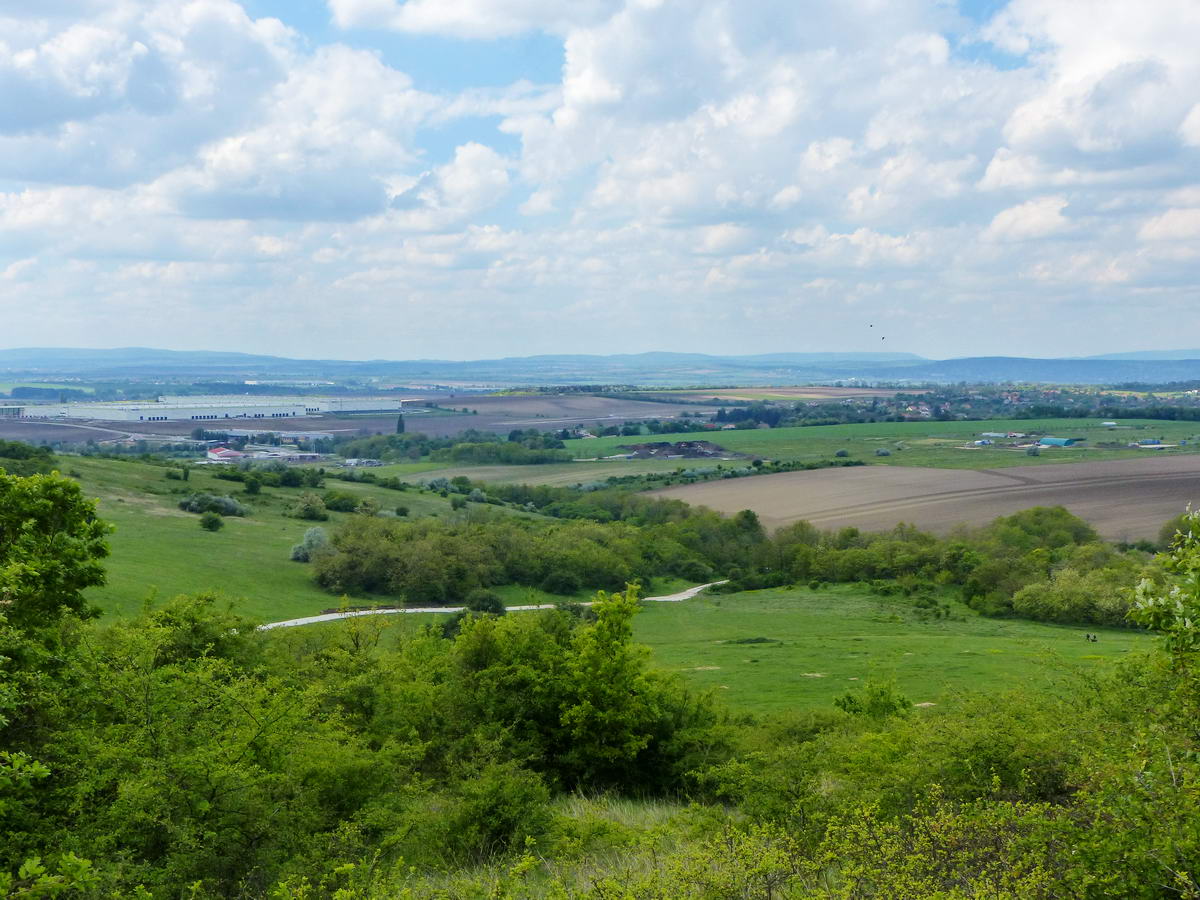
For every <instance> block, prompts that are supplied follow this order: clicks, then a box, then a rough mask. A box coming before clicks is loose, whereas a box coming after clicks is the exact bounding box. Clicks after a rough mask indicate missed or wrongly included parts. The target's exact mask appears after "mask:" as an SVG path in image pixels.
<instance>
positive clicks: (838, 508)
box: [655, 455, 1200, 541]
mask: <svg viewBox="0 0 1200 900" xmlns="http://www.w3.org/2000/svg"><path fill="white" fill-rule="evenodd" d="M655 493H657V494H658V495H660V496H665V497H674V498H676V499H679V500H684V501H686V502H688V503H692V504H696V505H700V506H708V507H711V508H713V509H716V510H720V511H721V512H726V513H734V512H737V511H738V510H742V509H752V510H754V511H755V512H756V513H758V515H759V518H760V519H761V520H762V521H763V524H764V525H766V526H767V527H768V528H777V527H780V526H782V525H787V524H790V523H792V522H795V521H798V520H800V519H807V520H808V521H810V522H812V523H813V524H814V525H816V526H818V527H820V528H842V527H845V526H855V527H857V528H861V529H863V530H869V531H877V530H883V529H887V528H891V527H893V526H894V525H896V524H897V523H899V522H910V523H912V524H915V525H917V526H918V527H920V528H924V529H927V530H930V531H934V532H938V533H943V534H944V533H946V532H948V531H949V530H950V529H952V528H953V527H954V526H955V525H959V524H966V525H984V524H986V523H988V522H990V521H992V520H993V519H995V518H996V517H998V516H1005V515H1011V514H1012V513H1014V512H1019V511H1020V510H1023V509H1028V508H1029V507H1031V506H1065V507H1066V508H1067V509H1069V510H1070V511H1071V512H1073V513H1075V514H1076V515H1078V516H1080V517H1082V518H1084V519H1086V520H1087V521H1088V522H1090V523H1091V524H1092V525H1093V526H1094V527H1095V528H1096V530H1097V531H1099V532H1100V533H1101V534H1102V535H1104V536H1105V537H1106V538H1109V539H1111V540H1130V541H1132V540H1138V539H1141V538H1154V537H1156V536H1157V534H1158V530H1159V528H1160V527H1161V526H1162V524H1163V522H1165V521H1166V520H1167V519H1169V518H1171V517H1172V516H1174V515H1176V514H1178V513H1180V512H1182V511H1183V510H1184V509H1185V508H1186V507H1187V505H1188V504H1189V503H1194V504H1200V455H1195V456H1191V455H1189V456H1172V457H1155V458H1150V459H1133V460H1113V461H1107V462H1095V463H1078V464H1075V465H1069V466H1039V467H1036V468H1035V467H1027V468H1020V469H1005V470H996V469H992V470H984V471H971V470H962V469H917V468H903V467H900V466H865V467H862V468H848V469H819V470H816V471H812V472H787V473H783V474H780V475H761V476H757V477H753V478H738V479H730V480H727V481H710V482H705V483H702V484H695V485H687V486H681V487H674V488H667V489H665V490H662V491H657V492H655Z"/></svg>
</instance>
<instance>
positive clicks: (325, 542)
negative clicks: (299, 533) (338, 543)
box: [291, 527, 329, 562]
mask: <svg viewBox="0 0 1200 900" xmlns="http://www.w3.org/2000/svg"><path fill="white" fill-rule="evenodd" d="M328 547H329V535H327V534H326V533H325V529H324V528H320V527H315V528H310V529H308V531H306V532H304V540H302V541H301V542H300V543H298V544H295V545H293V547H292V553H291V559H292V561H293V562H309V561H311V560H312V558H313V555H314V554H316V553H319V552H321V551H322V550H325V549H328Z"/></svg>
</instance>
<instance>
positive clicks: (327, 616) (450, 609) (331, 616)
mask: <svg viewBox="0 0 1200 900" xmlns="http://www.w3.org/2000/svg"><path fill="white" fill-rule="evenodd" d="M724 583H725V582H724V581H710V582H709V583H708V584H699V585H696V587H692V588H688V589H687V590H686V591H680V592H679V593H678V594H666V595H665V596H662V597H643V598H642V600H643V602H645V603H678V602H679V601H681V600H689V599H691V598H692V597H695V596H696V595H697V594H698V593H700V592H701V591H702V590H704V589H705V588H710V587H712V586H713V585H716V584H724ZM580 605H581V606H591V605H592V604H591V603H582V604H580ZM554 608H555V605H554V604H553V603H541V604H536V605H532V606H510V607H508V611H509V612H532V611H534V610H539V609H554ZM464 609H466V607H465V606H408V607H404V608H403V609H360V610H355V611H354V612H337V613H324V614H322V615H319V616H305V617H304V618H303V619H287V620H286V621H283V622H268V623H267V624H266V625H259V626H258V630H259V631H270V630H271V629H272V628H294V627H295V626H297V625H315V624H316V623H317V622H334V621H336V620H338V619H350V618H353V617H355V616H386V615H392V614H394V613H456V612H462V611H463V610H464Z"/></svg>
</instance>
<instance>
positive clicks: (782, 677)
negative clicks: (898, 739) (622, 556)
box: [634, 585, 1152, 712]
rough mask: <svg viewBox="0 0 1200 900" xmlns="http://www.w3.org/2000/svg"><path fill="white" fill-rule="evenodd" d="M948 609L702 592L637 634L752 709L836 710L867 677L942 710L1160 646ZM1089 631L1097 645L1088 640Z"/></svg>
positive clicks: (681, 668) (1053, 684) (1062, 682)
mask: <svg viewBox="0 0 1200 900" xmlns="http://www.w3.org/2000/svg"><path fill="white" fill-rule="evenodd" d="M951 607H952V613H951V616H950V618H948V619H935V618H931V617H928V614H925V613H920V612H919V611H918V610H917V609H915V608H914V607H912V606H911V604H910V603H908V602H907V601H905V600H903V599H898V598H894V597H877V596H875V595H873V594H871V593H869V592H868V591H867V590H865V589H864V588H863V587H862V586H860V585H837V586H831V587H825V588H822V589H819V590H815V591H814V590H808V589H776V590H763V591H749V592H746V593H741V594H725V595H720V594H711V595H709V594H702V595H700V596H699V597H696V598H694V599H692V600H688V601H685V602H683V603H649V604H646V606H645V608H644V609H643V610H642V612H641V613H640V614H639V615H638V617H637V618H636V619H635V620H634V631H635V638H636V640H638V641H640V642H642V643H644V644H647V645H649V646H650V647H651V649H652V651H653V660H654V663H655V664H656V665H657V666H658V667H659V668H662V669H666V670H669V671H673V672H677V673H679V674H680V675H682V676H683V677H684V678H685V679H686V680H687V682H688V683H689V684H691V685H692V686H693V687H695V688H698V689H702V690H711V691H713V692H715V693H717V694H718V695H719V696H720V697H721V698H722V699H723V700H725V701H726V702H727V703H728V704H729V705H730V706H731V707H732V708H734V709H736V710H744V711H753V712H780V711H784V710H788V709H801V708H805V707H813V706H828V705H829V704H830V703H831V702H832V701H833V699H834V698H835V697H839V696H841V695H843V694H845V693H846V692H847V691H849V690H852V689H854V688H855V687H856V686H859V685H862V684H863V682H864V681H866V680H867V679H869V678H874V679H895V681H896V683H897V684H898V685H899V687H900V689H901V690H902V691H903V692H904V693H905V694H907V695H908V697H909V699H911V700H912V701H913V702H914V703H934V704H939V703H942V702H944V701H945V700H946V699H947V698H948V697H950V696H952V695H954V694H955V693H956V692H960V691H968V690H969V691H993V690H995V691H999V690H1004V689H1008V688H1017V687H1022V688H1033V689H1035V690H1042V689H1048V690H1055V689H1061V690H1066V689H1068V686H1069V685H1072V684H1075V683H1077V679H1078V677H1079V675H1080V673H1082V674H1083V675H1084V677H1086V674H1087V673H1088V672H1093V671H1098V670H1099V669H1100V668H1102V667H1104V666H1106V665H1110V664H1111V663H1112V662H1113V661H1114V660H1117V659H1119V658H1121V657H1122V656H1123V655H1125V654H1126V653H1129V652H1130V651H1132V650H1136V649H1140V648H1143V647H1147V646H1149V644H1150V641H1151V640H1152V639H1151V638H1150V637H1149V636H1147V635H1146V634H1144V633H1141V632H1135V631H1126V630H1113V629H1108V630H1105V629H1097V628H1096V627H1095V626H1087V627H1086V628H1085V627H1083V626H1080V627H1068V626H1057V625H1044V624H1040V623H1035V622H1028V621H1022V620H1017V619H987V618H983V617H981V616H979V615H977V614H976V613H974V612H972V611H971V610H969V609H967V608H966V607H965V606H962V605H961V604H959V603H957V602H955V601H951ZM1085 632H1092V633H1094V634H1098V635H1099V640H1098V641H1096V642H1089V641H1087V640H1086V639H1085V638H1084V634H1085ZM760 639H765V640H760ZM739 641H757V642H755V643H738V642H739Z"/></svg>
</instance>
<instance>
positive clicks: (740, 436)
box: [567, 419, 1200, 469]
mask: <svg viewBox="0 0 1200 900" xmlns="http://www.w3.org/2000/svg"><path fill="white" fill-rule="evenodd" d="M1099 423H1100V420H1098V419H986V420H979V421H970V422H937V421H925V422H871V423H866V424H861V425H815V426H811V427H797V428H755V429H746V430H731V431H714V432H711V433H706V434H696V433H691V434H663V435H655V436H653V437H633V438H630V437H604V438H593V439H590V440H588V439H582V440H573V441H568V442H567V447H568V449H569V450H570V451H571V452H572V453H573V454H575V456H576V457H579V458H591V457H603V456H609V455H612V454H616V453H620V452H621V450H620V448H621V447H622V446H625V445H628V444H631V443H638V442H641V441H649V440H654V441H687V440H699V439H704V440H709V441H712V442H713V443H715V444H717V445H719V446H721V447H724V448H726V449H727V450H732V451H734V452H736V453H745V454H749V455H754V456H762V457H765V458H768V459H778V460H784V461H789V462H790V461H795V462H817V461H820V460H827V459H830V458H831V457H833V455H834V454H835V453H837V451H839V450H845V451H846V452H847V453H848V454H849V456H850V458H851V459H859V460H862V461H863V462H866V463H869V464H871V465H889V466H922V467H932V468H944V469H994V468H1002V467H1006V466H1028V465H1055V464H1059V463H1066V462H1082V461H1085V460H1088V461H1097V460H1104V459H1124V458H1131V457H1138V456H1144V455H1146V454H1147V453H1187V452H1196V451H1197V450H1198V449H1200V447H1198V446H1196V439H1197V436H1200V423H1197V422H1165V421H1160V420H1152V419H1123V420H1121V421H1120V425H1119V427H1117V428H1105V427H1102V426H1101V425H1100V424H1099ZM1009 431H1015V432H1024V433H1029V432H1040V433H1042V434H1044V435H1047V436H1054V437H1074V438H1083V439H1084V443H1083V444H1081V445H1080V446H1076V447H1064V448H1053V449H1043V450H1042V451H1041V452H1040V455H1038V456H1029V455H1027V454H1026V452H1025V451H1024V450H1017V449H1011V448H1007V447H1001V446H995V445H993V446H990V447H971V448H970V449H964V448H963V445H964V444H967V443H969V442H971V441H974V440H977V439H979V438H980V435H981V434H982V433H983V432H1009ZM1145 438H1158V439H1160V440H1162V441H1163V442H1164V443H1168V444H1175V443H1177V442H1179V441H1180V440H1186V441H1188V442H1189V443H1188V446H1186V447H1181V448H1169V449H1164V450H1157V451H1151V450H1138V449H1130V448H1127V447H1125V446H1124V445H1125V444H1128V443H1129V442H1130V441H1137V440H1142V439H1145ZM1101 444H1118V445H1120V446H1119V447H1118V448H1111V447H1101V446H1100V445H1101ZM877 450H887V451H888V453H889V454H890V455H889V456H877V455H876V451H877ZM672 462H674V463H675V464H676V465H677V466H678V465H683V466H690V465H691V464H692V462H693V461H692V460H673V461H672ZM613 465H616V463H613Z"/></svg>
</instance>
